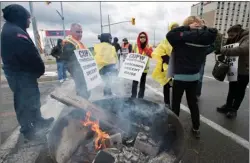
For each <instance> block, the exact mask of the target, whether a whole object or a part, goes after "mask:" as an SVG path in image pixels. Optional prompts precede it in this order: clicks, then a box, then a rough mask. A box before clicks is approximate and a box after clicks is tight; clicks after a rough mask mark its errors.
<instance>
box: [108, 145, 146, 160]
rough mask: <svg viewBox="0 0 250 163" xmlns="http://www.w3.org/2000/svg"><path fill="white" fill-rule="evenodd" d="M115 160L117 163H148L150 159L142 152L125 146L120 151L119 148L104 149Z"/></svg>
mask: <svg viewBox="0 0 250 163" xmlns="http://www.w3.org/2000/svg"><path fill="white" fill-rule="evenodd" d="M104 151H105V152H107V153H109V154H111V155H112V156H113V157H114V158H115V163H146V162H148V161H149V159H150V157H149V156H147V155H145V154H143V153H142V152H140V151H139V150H138V149H136V148H134V147H127V146H123V147H122V148H121V149H120V150H119V149H117V148H107V149H104Z"/></svg>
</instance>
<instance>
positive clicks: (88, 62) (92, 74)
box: [74, 49, 102, 91]
mask: <svg viewBox="0 0 250 163" xmlns="http://www.w3.org/2000/svg"><path fill="white" fill-rule="evenodd" d="M74 52H75V55H76V58H77V60H78V62H79V64H80V66H81V68H82V72H83V75H84V77H85V81H86V84H87V89H88V91H89V90H91V89H93V88H95V87H97V86H98V85H100V84H101V83H102V78H101V76H100V74H99V70H98V67H97V64H96V61H95V59H94V57H93V55H92V53H91V52H90V51H89V50H88V49H81V50H75V51H74Z"/></svg>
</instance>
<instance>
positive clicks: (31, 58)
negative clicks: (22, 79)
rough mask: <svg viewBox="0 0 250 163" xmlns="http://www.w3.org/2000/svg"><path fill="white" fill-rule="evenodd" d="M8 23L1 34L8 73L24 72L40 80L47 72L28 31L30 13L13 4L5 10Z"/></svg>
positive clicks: (2, 53)
mask: <svg viewBox="0 0 250 163" xmlns="http://www.w3.org/2000/svg"><path fill="white" fill-rule="evenodd" d="M3 17H4V18H5V20H6V23H5V24H4V26H3V29H2V33H1V57H2V61H3V70H4V71H5V73H6V72H8V71H9V72H24V73H29V74H31V75H33V76H35V77H36V78H39V77H40V76H41V75H43V74H44V72H45V66H44V62H43V60H42V58H41V56H40V54H39V52H38V49H37V48H36V46H35V44H34V43H33V41H32V40H31V38H30V36H29V34H28V33H27V31H26V28H27V27H28V25H27V24H28V23H27V22H28V19H29V18H30V14H29V12H28V11H27V10H26V9H25V8H24V7H22V6H20V5H17V4H13V5H9V6H7V7H6V8H4V9H3Z"/></svg>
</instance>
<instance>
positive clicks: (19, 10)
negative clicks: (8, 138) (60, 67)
mask: <svg viewBox="0 0 250 163" xmlns="http://www.w3.org/2000/svg"><path fill="white" fill-rule="evenodd" d="M2 11H3V17H4V19H5V20H6V23H5V24H4V26H3V29H2V33H1V57H2V61H3V70H4V73H5V76H6V79H7V81H8V84H9V86H10V89H11V90H12V92H13V93H14V107H15V112H16V116H17V120H18V122H19V124H20V126H21V129H20V132H21V133H22V134H23V135H24V137H25V138H27V139H32V138H33V136H34V134H35V129H36V128H40V127H45V126H46V127H47V126H49V125H50V124H51V122H53V120H54V119H53V118H50V119H44V118H42V116H41V111H40V107H41V103H40V92H39V88H38V82H37V79H38V78H39V77H40V76H41V75H43V74H44V71H45V66H44V63H43V61H42V59H41V57H40V54H39V53H38V50H37V48H36V47H35V45H34V43H33V42H32V40H31V38H30V36H29V34H28V33H27V31H26V29H27V28H28V27H29V25H30V13H29V12H28V11H27V10H26V9H25V8H24V7H23V6H20V5H17V4H12V5H9V6H7V7H5V8H4V9H3V10H2Z"/></svg>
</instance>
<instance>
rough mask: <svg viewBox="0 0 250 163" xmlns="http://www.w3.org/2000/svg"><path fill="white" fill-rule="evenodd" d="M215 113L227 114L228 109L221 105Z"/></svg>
mask: <svg viewBox="0 0 250 163" xmlns="http://www.w3.org/2000/svg"><path fill="white" fill-rule="evenodd" d="M217 111H218V112H219V113H227V112H228V111H229V107H227V105H226V104H225V105H222V106H221V107H218V108H217Z"/></svg>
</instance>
